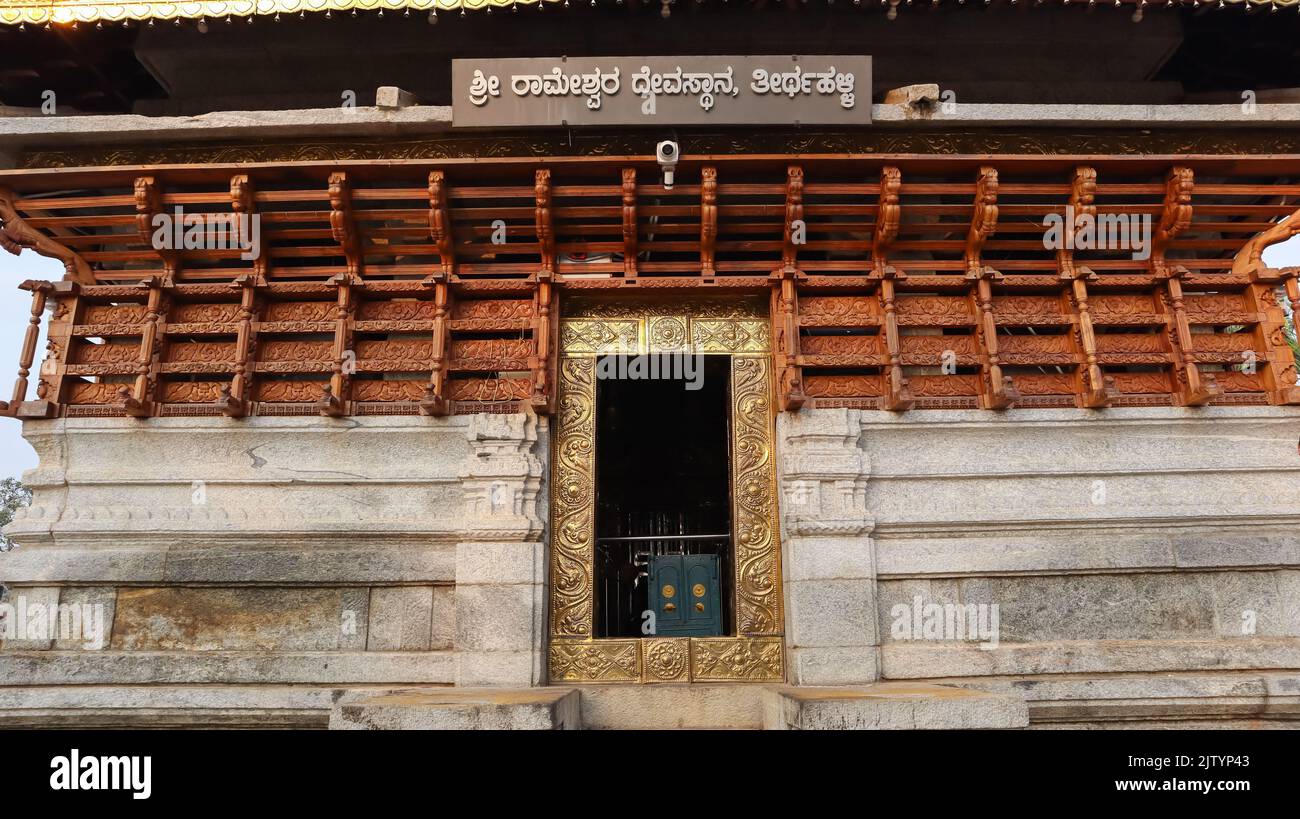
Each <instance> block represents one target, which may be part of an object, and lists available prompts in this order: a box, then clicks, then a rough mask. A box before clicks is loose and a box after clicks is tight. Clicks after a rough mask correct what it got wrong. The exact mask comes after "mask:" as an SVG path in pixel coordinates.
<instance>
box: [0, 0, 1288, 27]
mask: <svg viewBox="0 0 1300 819" xmlns="http://www.w3.org/2000/svg"><path fill="white" fill-rule="evenodd" d="M1069 1H1070V0H1057V2H1058V4H1061V5H1068V4H1069ZM606 2H609V0H606ZM1002 2H1009V3H1010V4H1014V0H1002ZM593 4H594V0H593ZM758 4H759V5H765V4H766V3H765V2H764V0H760V2H759V3H758ZM908 4H909V5H910V2H909V3H908ZM628 5H632V2H631V0H629V3H628ZM652 5H653V6H655V7H660V6H662V7H663V9H665V10H669V13H671V11H670V4H669V3H668V2H666V1H665V0H656V2H654V3H653V4H652ZM785 5H787V6H790V7H791V8H793V9H797V8H798V7H799V5H800V3H798V2H795V0H785ZM863 5H864V6H865V8H866V10H871V9H876V8H880V7H882V6H883V7H884V8H885V11H886V13H888V14H889V15H890V16H891V17H892V16H894V15H895V14H896V13H897V9H898V7H899V6H901V5H903V0H889V2H887V3H867V4H863ZM926 5H929V4H926ZM1102 5H1103V6H1109V5H1112V3H1109V2H1106V3H1103V4H1102ZM1113 5H1122V6H1139V7H1146V6H1147V5H1148V0H1120V2H1117V3H1114V4H1113ZM1150 5H1152V6H1156V7H1159V6H1164V5H1168V6H1171V7H1176V6H1182V5H1184V3H1183V2H1181V0H1167V2H1155V3H1151V4H1150ZM1186 5H1189V6H1191V5H1196V6H1198V7H1199V6H1202V5H1203V6H1204V7H1205V8H1208V9H1229V8H1230V9H1246V10H1250V9H1255V8H1259V9H1265V8H1269V9H1280V8H1288V7H1295V6H1297V5H1300V0H1213V1H1211V0H1205V2H1203V3H1202V2H1199V0H1191V2H1187V3H1186ZM568 6H569V0H195V2H184V3H177V2H153V1H152V0H145V2H136V3H111V2H109V3H106V2H98V0H0V25H26V24H35V25H45V24H53V25H60V26H63V25H76V24H78V23H96V24H101V25H102V24H103V23H118V24H129V23H130V22H132V21H146V20H182V19H190V20H195V19H204V18H213V19H223V18H225V19H230V18H251V17H278V16H279V15H281V14H307V13H312V14H332V13H335V12H348V13H352V14H355V13H357V12H363V13H377V14H382V13H383V12H385V11H387V12H390V13H391V12H401V13H405V12H410V11H415V12H420V13H426V14H428V13H435V14H436V13H437V12H439V11H442V12H458V13H462V14H463V13H466V12H481V13H491V12H492V10H494V9H496V10H504V9H510V10H512V11H515V10H518V8H520V7H523V8H525V9H531V8H546V7H556V8H567V7H568Z"/></svg>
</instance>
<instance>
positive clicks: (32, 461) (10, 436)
mask: <svg viewBox="0 0 1300 819" xmlns="http://www.w3.org/2000/svg"><path fill="white" fill-rule="evenodd" d="M1264 261H1265V262H1266V263H1268V264H1269V266H1271V267H1290V266H1293V265H1300V236H1296V237H1294V238H1293V239H1291V241H1289V242H1286V243H1284V244H1281V245H1274V246H1273V247H1271V248H1269V249H1268V252H1267V253H1265V254H1264ZM62 277H63V265H62V264H60V263H59V262H57V261H55V260H53V259H47V258H45V257H43V256H37V255H36V254H35V253H32V252H31V251H24V252H23V254H22V255H21V256H11V255H9V254H8V253H5V252H4V251H3V250H0V398H3V400H8V399H9V396H10V394H11V393H12V391H13V383H14V379H15V378H16V377H17V374H18V355H19V353H20V352H21V351H22V343H23V333H25V332H26V330H27V323H28V318H29V316H30V315H31V309H32V299H31V294H29V293H28V292H27V291H25V290H19V289H18V285H19V284H21V283H22V282H23V281H24V280H25V279H46V280H50V281H53V280H56V279H60V278H62ZM44 354H45V334H44V329H43V328H42V333H41V340H40V342H39V343H38V345H37V348H36V361H35V362H33V364H32V375H31V376H30V377H29V381H30V384H29V385H28V397H29V398H35V397H36V380H37V379H36V374H37V371H38V369H39V367H40V360H41V358H42V357H43V356H44ZM20 431H21V424H20V423H19V422H18V421H17V420H15V419H13V418H3V417H0V478H7V477H21V475H22V473H23V472H25V471H27V470H28V469H32V468H34V467H35V466H36V452H35V451H34V450H33V449H32V448H31V446H30V445H28V443H27V442H26V441H24V440H23V439H22V436H21V434H20Z"/></svg>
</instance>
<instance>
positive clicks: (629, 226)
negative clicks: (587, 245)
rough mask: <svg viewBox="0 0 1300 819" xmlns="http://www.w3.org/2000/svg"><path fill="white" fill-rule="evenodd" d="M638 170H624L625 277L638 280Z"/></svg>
mask: <svg viewBox="0 0 1300 819" xmlns="http://www.w3.org/2000/svg"><path fill="white" fill-rule="evenodd" d="M637 228H638V225H637V221H636V168H624V169H623V276H624V277H625V278H628V279H635V278H636V261H637V260H636V255H637Z"/></svg>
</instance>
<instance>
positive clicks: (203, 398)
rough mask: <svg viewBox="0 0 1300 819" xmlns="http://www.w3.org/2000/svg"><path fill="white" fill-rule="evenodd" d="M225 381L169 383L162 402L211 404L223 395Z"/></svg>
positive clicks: (165, 387) (165, 386)
mask: <svg viewBox="0 0 1300 819" xmlns="http://www.w3.org/2000/svg"><path fill="white" fill-rule="evenodd" d="M223 384H225V382H224V381H169V382H167V383H166V384H164V385H163V392H162V400H163V401H164V402H165V403H168V404H211V403H215V402H216V400H217V398H218V396H220V395H221V387H222V385H223Z"/></svg>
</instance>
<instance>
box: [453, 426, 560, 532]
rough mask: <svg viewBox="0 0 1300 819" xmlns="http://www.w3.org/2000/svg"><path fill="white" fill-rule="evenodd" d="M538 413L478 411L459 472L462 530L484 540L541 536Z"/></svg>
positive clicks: (540, 468) (468, 434) (540, 464)
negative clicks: (461, 497) (465, 457)
mask: <svg viewBox="0 0 1300 819" xmlns="http://www.w3.org/2000/svg"><path fill="white" fill-rule="evenodd" d="M537 428H538V418H537V416H536V415H531V414H524V413H512V414H509V415H496V414H490V413H481V414H479V415H475V416H473V417H472V418H471V420H470V423H469V428H468V429H467V430H466V433H465V437H466V439H467V440H468V441H469V445H470V456H469V458H468V459H467V460H466V461H465V464H464V466H463V467H462V469H461V471H460V478H461V487H462V491H463V492H464V495H465V526H464V529H465V532H466V534H467V536H468V537H471V538H481V539H486V540H531V539H536V538H539V537H541V534H542V530H543V528H544V516H545V511H544V509H543V506H542V504H541V503H540V493H541V488H542V474H543V469H544V464H543V461H542V458H541V457H539V456H538V454H537V452H538V434H537Z"/></svg>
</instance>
